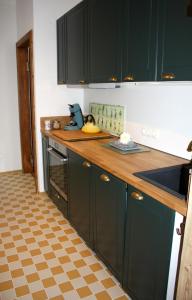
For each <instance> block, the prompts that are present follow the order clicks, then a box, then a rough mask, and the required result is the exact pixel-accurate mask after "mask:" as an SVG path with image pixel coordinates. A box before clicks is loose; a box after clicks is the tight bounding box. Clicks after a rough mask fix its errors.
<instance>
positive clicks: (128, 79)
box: [123, 74, 135, 81]
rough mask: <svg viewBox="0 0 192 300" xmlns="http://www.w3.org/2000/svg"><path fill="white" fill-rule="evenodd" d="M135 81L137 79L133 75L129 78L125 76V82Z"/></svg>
mask: <svg viewBox="0 0 192 300" xmlns="http://www.w3.org/2000/svg"><path fill="white" fill-rule="evenodd" d="M134 80H135V78H134V76H133V74H128V75H127V76H125V77H124V78H123V81H134Z"/></svg>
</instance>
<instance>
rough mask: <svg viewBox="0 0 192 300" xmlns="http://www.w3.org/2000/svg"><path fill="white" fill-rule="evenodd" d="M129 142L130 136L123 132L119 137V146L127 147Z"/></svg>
mask: <svg viewBox="0 0 192 300" xmlns="http://www.w3.org/2000/svg"><path fill="white" fill-rule="evenodd" d="M130 141H131V136H130V134H129V133H127V132H123V133H122V134H121V135H120V143H121V144H124V145H127V144H128V143H129V142H130Z"/></svg>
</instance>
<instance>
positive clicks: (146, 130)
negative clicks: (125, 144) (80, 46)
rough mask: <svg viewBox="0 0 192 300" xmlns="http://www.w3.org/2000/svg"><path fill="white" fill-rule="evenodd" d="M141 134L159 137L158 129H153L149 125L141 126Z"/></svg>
mask: <svg viewBox="0 0 192 300" xmlns="http://www.w3.org/2000/svg"><path fill="white" fill-rule="evenodd" d="M142 135H144V136H146V137H152V138H154V139H157V138H158V137H159V130H158V129H153V128H150V127H143V128H142Z"/></svg>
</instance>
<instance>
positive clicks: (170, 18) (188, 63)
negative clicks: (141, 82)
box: [158, 0, 192, 81]
mask: <svg viewBox="0 0 192 300" xmlns="http://www.w3.org/2000/svg"><path fill="white" fill-rule="evenodd" d="M160 12H161V15H160V16H161V17H160V21H159V27H160V36H159V61H158V80H161V79H162V80H178V81H182V80H192V1H190V0H163V1H160Z"/></svg>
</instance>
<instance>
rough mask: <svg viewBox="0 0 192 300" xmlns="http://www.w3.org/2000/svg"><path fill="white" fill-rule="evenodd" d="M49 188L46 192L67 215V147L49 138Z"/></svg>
mask: <svg viewBox="0 0 192 300" xmlns="http://www.w3.org/2000/svg"><path fill="white" fill-rule="evenodd" d="M47 151H48V164H49V183H48V184H49V188H48V191H49V192H48V193H49V196H50V198H51V199H52V200H53V202H54V203H55V204H56V206H57V207H58V208H59V209H60V210H61V211H62V213H63V214H64V215H65V216H66V217H67V215H68V203H67V202H68V157H67V148H66V147H65V146H64V145H62V144H59V143H58V142H56V141H55V140H54V139H52V138H49V146H48V149H47Z"/></svg>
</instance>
